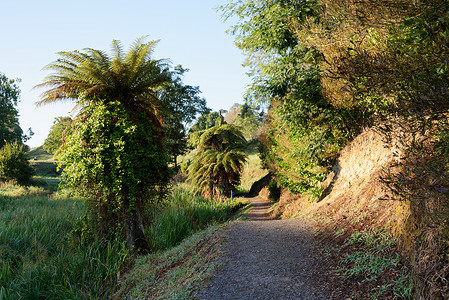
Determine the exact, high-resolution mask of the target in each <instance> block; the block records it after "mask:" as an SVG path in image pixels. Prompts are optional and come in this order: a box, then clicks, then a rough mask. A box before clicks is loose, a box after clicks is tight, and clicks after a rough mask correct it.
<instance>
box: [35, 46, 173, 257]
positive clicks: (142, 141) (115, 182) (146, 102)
mask: <svg viewBox="0 0 449 300" xmlns="http://www.w3.org/2000/svg"><path fill="white" fill-rule="evenodd" d="M156 44H157V42H155V41H151V42H148V43H144V40H143V39H138V40H137V41H136V42H135V43H134V44H133V45H132V46H131V47H130V49H129V51H128V52H127V53H125V52H124V51H123V49H122V47H121V45H120V43H119V42H118V41H113V42H112V53H111V55H108V54H106V53H105V52H103V51H100V50H95V49H91V48H87V49H84V50H83V51H71V52H59V53H58V54H59V59H58V60H56V61H55V62H53V63H51V64H49V65H48V66H47V69H49V70H52V71H53V73H52V74H51V75H49V76H48V77H47V78H46V79H45V81H44V82H43V83H42V84H40V85H38V87H44V88H47V90H46V91H45V92H44V93H43V94H42V96H41V97H42V98H41V100H40V101H39V102H38V103H37V105H43V104H47V103H51V102H54V101H61V100H65V99H70V100H73V101H74V102H75V104H76V107H77V108H78V109H79V110H80V113H79V115H78V116H77V117H76V118H75V119H74V122H73V125H72V127H71V130H70V131H71V132H70V133H69V135H68V136H67V142H66V143H65V145H64V146H63V148H62V152H61V154H60V164H61V165H64V166H65V169H64V172H63V177H64V182H66V184H67V185H68V186H69V187H72V188H76V189H77V190H78V191H80V192H81V193H82V194H84V195H85V196H86V197H87V199H88V200H87V204H88V207H89V211H90V216H91V223H92V224H94V225H95V229H97V231H98V232H100V233H103V234H104V235H107V236H108V235H111V234H114V233H116V232H119V233H121V232H123V231H124V233H125V234H126V239H127V243H128V247H129V249H131V250H136V251H143V252H146V251H149V250H150V249H149V243H148V242H147V240H146V237H145V233H144V229H143V221H145V220H143V219H142V216H143V215H142V212H143V209H144V208H145V206H146V205H148V204H149V203H150V202H151V201H156V200H157V197H158V195H159V196H161V194H163V192H164V191H165V186H166V184H167V182H168V168H167V155H166V153H165V151H164V149H163V139H162V138H163V133H162V123H161V120H160V119H159V117H160V116H161V115H162V112H161V110H160V104H161V103H160V101H159V99H158V97H157V91H158V90H159V89H161V88H162V87H163V86H164V85H167V84H169V83H170V77H171V75H170V73H169V71H168V65H167V64H166V62H165V61H163V60H154V59H152V57H151V56H152V52H153V49H154V47H155V45H156Z"/></svg>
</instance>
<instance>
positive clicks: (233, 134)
mask: <svg viewBox="0 0 449 300" xmlns="http://www.w3.org/2000/svg"><path fill="white" fill-rule="evenodd" d="M190 142H191V143H192V144H194V145H197V148H198V151H199V152H201V151H203V150H205V149H212V150H217V151H223V152H225V151H227V150H229V149H239V148H241V147H242V146H244V145H245V144H246V139H245V137H244V136H243V134H242V132H241V131H240V130H239V129H238V128H237V127H236V126H234V125H232V124H224V125H215V126H214V127H212V128H209V129H206V130H202V131H198V132H195V133H193V134H192V135H191V138H190Z"/></svg>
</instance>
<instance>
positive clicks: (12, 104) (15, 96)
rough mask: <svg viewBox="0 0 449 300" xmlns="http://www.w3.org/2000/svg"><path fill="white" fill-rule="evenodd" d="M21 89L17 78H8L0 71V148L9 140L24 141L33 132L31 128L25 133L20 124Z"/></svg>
mask: <svg viewBox="0 0 449 300" xmlns="http://www.w3.org/2000/svg"><path fill="white" fill-rule="evenodd" d="M19 96H20V89H19V87H18V86H17V80H13V79H8V78H7V77H6V76H5V75H4V74H2V73H0V148H1V147H2V146H3V145H4V144H5V143H7V142H14V141H17V142H24V141H26V140H27V139H28V138H29V137H30V136H31V135H32V134H33V133H32V131H31V129H29V130H28V134H27V135H24V134H23V130H22V128H20V126H19V112H18V111H17V108H16V106H17V104H18V102H19Z"/></svg>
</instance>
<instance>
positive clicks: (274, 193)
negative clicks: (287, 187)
mask: <svg viewBox="0 0 449 300" xmlns="http://www.w3.org/2000/svg"><path fill="white" fill-rule="evenodd" d="M268 191H269V192H270V194H269V195H268V198H270V199H272V200H274V201H278V200H279V198H281V188H280V187H278V184H277V182H276V181H271V182H270V183H269V184H268Z"/></svg>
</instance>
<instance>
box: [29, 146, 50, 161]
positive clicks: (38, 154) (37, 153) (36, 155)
mask: <svg viewBox="0 0 449 300" xmlns="http://www.w3.org/2000/svg"><path fill="white" fill-rule="evenodd" d="M29 155H30V159H33V160H51V161H52V160H53V154H51V153H48V152H47V151H45V150H44V148H43V146H39V147H36V148H34V149H33V150H31V151H30V152H29Z"/></svg>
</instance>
